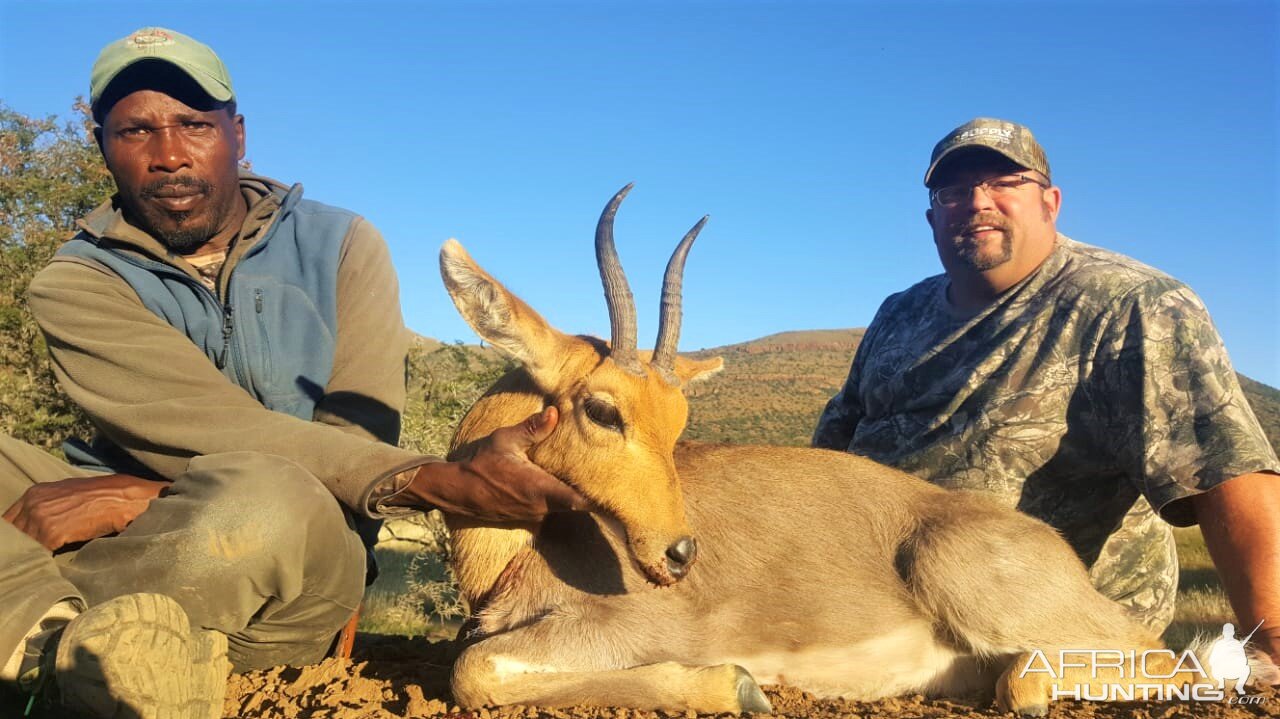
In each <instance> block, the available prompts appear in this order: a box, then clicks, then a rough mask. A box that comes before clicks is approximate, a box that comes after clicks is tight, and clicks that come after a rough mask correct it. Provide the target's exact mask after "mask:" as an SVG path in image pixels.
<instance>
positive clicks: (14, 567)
mask: <svg viewBox="0 0 1280 719" xmlns="http://www.w3.org/2000/svg"><path fill="white" fill-rule="evenodd" d="M87 474H93V472H89V473H87ZM85 475H86V472H84V470H80V469H76V468H75V467H72V466H71V465H69V464H67V463H66V462H63V461H62V460H60V459H58V458H57V457H54V456H53V455H51V454H49V453H48V452H45V451H43V450H41V449H39V448H37V447H32V446H31V445H29V444H25V443H23V442H19V441H18V440H16V439H13V438H12V437H8V436H4V435H0V512H3V511H4V510H6V509H8V508H9V507H10V506H11V505H12V504H13V503H14V502H16V501H18V498H19V497H21V496H22V493H23V492H25V491H27V488H28V487H30V486H31V485H32V484H35V483H37V482H52V481H55V480H59V479H66V478H67V477H80V476H85ZM64 599H73V600H80V593H79V592H78V591H76V588H75V587H74V586H72V585H71V583H70V582H68V581H67V580H66V579H63V577H62V575H61V574H59V572H58V566H57V564H56V563H55V562H54V561H53V556H52V555H51V554H50V552H49V550H47V549H45V548H44V547H42V546H40V544H39V543H38V542H36V540H34V539H32V538H31V537H28V536H27V535H25V534H23V533H22V532H20V531H19V530H18V528H17V527H14V526H13V525H12V524H9V523H8V522H5V521H0V662H3V661H4V660H6V659H7V658H8V657H9V655H10V654H12V653H13V650H14V649H16V648H17V646H18V642H20V641H22V637H23V636H24V635H25V634H26V633H27V630H29V629H31V627H32V626H33V625H35V623H36V622H38V621H40V617H42V616H44V613H45V612H46V611H48V610H49V608H50V607H52V606H53V605H54V604H56V603H58V602H60V601H62V600H64Z"/></svg>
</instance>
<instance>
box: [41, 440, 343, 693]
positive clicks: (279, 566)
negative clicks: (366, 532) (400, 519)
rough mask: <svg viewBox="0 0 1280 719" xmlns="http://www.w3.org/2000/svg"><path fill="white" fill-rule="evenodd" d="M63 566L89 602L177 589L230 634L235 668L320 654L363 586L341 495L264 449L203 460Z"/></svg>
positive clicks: (193, 613)
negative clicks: (127, 521)
mask: <svg viewBox="0 0 1280 719" xmlns="http://www.w3.org/2000/svg"><path fill="white" fill-rule="evenodd" d="M60 563H61V562H60ZM62 564H63V566H62V572H63V575H64V576H65V577H66V578H67V579H69V580H70V581H71V583H72V584H74V585H75V586H76V587H78V588H79V589H80V590H81V591H82V592H83V593H84V595H85V597H86V598H87V599H88V600H89V602H90V603H91V604H96V603H99V602H102V601H105V600H107V599H110V598H112V597H115V596H119V595H122V594H129V593H132V592H158V593H161V594H166V595H168V596H171V597H173V598H174V599H176V600H177V601H178V603H179V604H181V605H182V607H183V609H185V610H186V612H187V615H188V616H189V617H190V619H191V622H192V624H193V625H196V626H201V627H204V628H207V629H216V630H218V631H220V632H222V633H224V634H226V635H227V636H228V639H229V640H230V652H229V656H230V658H231V661H232V663H233V664H234V665H235V668H236V670H237V671H247V670H250V669H259V668H265V667H270V666H276V665H279V664H307V663H314V662H316V661H319V660H320V659H322V658H323V657H324V655H325V652H326V651H327V650H328V648H329V645H330V644H331V643H332V641H333V638H334V636H335V635H336V634H337V632H338V630H339V629H340V628H341V627H342V626H343V625H344V624H345V623H346V621H347V620H348V619H349V618H350V617H351V615H352V613H353V612H354V611H355V609H356V607H357V606H358V605H359V603H360V600H361V598H362V596H363V593H364V576H365V574H364V573H365V550H364V545H363V544H362V543H361V541H360V538H359V536H358V535H357V534H356V532H355V531H354V530H353V529H352V527H351V525H350V522H349V521H348V519H347V517H346V515H345V514H344V512H343V511H342V508H341V507H340V505H339V504H338V502H337V500H336V499H334V497H333V495H332V494H330V493H329V491H328V490H327V489H325V488H324V486H323V485H321V484H320V482H319V480H317V479H316V478H315V477H314V476H313V475H311V474H310V473H309V472H307V471H306V470H304V469H303V468H301V467H299V466H298V465H297V464H294V463H293V462H290V461H289V460H286V459H283V458H281V457H276V456H273V455H264V454H258V453H254V452H233V453H227V454H219V455H210V456H206V457H197V458H196V459H194V460H192V461H191V465H190V467H189V468H188V471H187V472H186V473H185V474H183V475H181V476H180V477H178V479H177V480H176V481H175V482H174V484H173V486H172V488H171V490H170V491H169V492H167V493H166V495H165V496H163V497H161V498H159V499H156V500H154V501H152V503H151V505H150V506H149V507H148V508H147V510H146V511H145V512H143V513H142V514H141V515H139V517H138V518H137V519H136V520H134V522H133V523H132V524H131V525H129V527H128V528H127V529H126V530H125V531H124V532H121V533H120V534H119V535H118V536H115V537H103V538H102V539H95V540H94V541H92V542H89V543H88V544H87V545H85V546H84V547H83V548H81V549H80V550H79V551H77V552H75V553H74V555H73V556H71V558H70V561H68V562H65V563H62Z"/></svg>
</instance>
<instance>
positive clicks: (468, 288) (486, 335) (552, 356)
mask: <svg viewBox="0 0 1280 719" xmlns="http://www.w3.org/2000/svg"><path fill="white" fill-rule="evenodd" d="M440 276H441V278H443V279H444V286H445V289H446V290H447V291H448V292H449V297H450V298H452V299H453V304H454V306H455V307H457V308H458V313H459V314H461V315H462V319H464V320H466V321H467V324H469V325H471V329H473V330H475V331H476V334H478V335H480V337H481V338H483V339H484V340H485V341H486V342H488V343H489V344H491V345H493V347H494V349H496V350H498V351H499V352H502V353H503V354H505V355H506V356H508V357H510V358H511V359H513V360H515V361H516V362H519V363H520V364H522V365H524V367H525V369H527V370H529V373H530V375H532V377H533V379H534V381H535V382H537V383H538V384H539V385H540V386H542V387H543V388H544V389H549V388H550V387H551V386H553V384H554V383H553V382H551V377H550V376H548V373H549V372H550V370H551V368H552V367H553V366H558V364H559V363H558V362H557V361H556V358H557V357H563V353H564V352H566V351H567V350H568V349H569V347H568V346H569V345H570V344H571V343H572V342H573V338H571V337H569V336H567V335H565V334H563V333H561V332H560V331H558V330H556V329H555V328H554V327H552V326H551V325H549V324H547V321H546V320H544V319H543V318H542V316H541V315H539V314H538V313H537V312H535V311H534V310H533V308H532V307H530V306H529V305H527V304H525V303H524V300H521V299H520V298H519V297H516V296H515V295H513V294H511V292H510V291H509V290H507V288H506V287H503V286H502V284H501V283H500V282H498V281H497V280H495V279H493V277H492V276H490V275H489V273H488V272H485V271H484V270H483V269H481V267H480V265H477V264H476V261H475V260H473V259H471V255H469V254H467V251H466V250H465V249H463V247H462V245H461V244H460V243H459V242H458V241H457V240H454V239H449V240H446V241H445V243H444V245H443V246H442V247H441V248H440Z"/></svg>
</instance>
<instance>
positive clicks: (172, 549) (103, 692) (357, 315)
mask: <svg viewBox="0 0 1280 719" xmlns="http://www.w3.org/2000/svg"><path fill="white" fill-rule="evenodd" d="M90 96H91V102H92V110H93V116H94V120H95V121H96V122H97V123H98V125H99V127H98V128H97V129H96V130H95V134H96V137H97V140H98V145H99V147H100V149H101V151H102V155H103V158H104V160H105V162H106V166H107V169H108V170H110V172H111V174H112V176H113V177H114V179H115V181H116V185H117V189H118V192H117V194H116V195H115V196H114V197H112V198H111V199H110V200H108V201H107V202H105V203H104V204H103V205H101V206H100V207H98V208H97V209H96V210H94V211H93V212H92V213H90V214H89V215H88V216H87V217H85V218H84V219H83V220H82V221H81V222H80V231H79V232H78V233H77V234H76V235H75V236H74V237H73V238H72V239H71V240H70V241H68V242H67V243H66V244H65V245H64V246H63V247H62V248H61V249H60V250H59V252H58V254H57V255H56V256H55V257H54V259H53V261H52V262H50V264H49V265H48V266H47V267H46V268H44V269H43V270H42V271H41V272H40V274H39V275H38V276H37V277H36V278H35V279H34V281H33V282H32V284H31V288H30V295H29V296H30V305H31V308H32V312H33V313H34V315H35V317H36V320H37V322H38V323H39V324H40V327H41V330H42V331H43V332H44V333H45V337H46V338H47V341H48V346H49V349H50V353H51V355H52V359H53V365H54V368H55V371H56V373H57V377H58V380H59V382H60V384H61V385H62V387H63V388H64V389H65V390H66V392H67V394H68V395H69V396H70V397H71V398H72V399H73V400H75V401H76V402H77V403H78V404H80V406H81V407H83V408H84V410H85V411H86V413H87V414H88V415H89V417H90V418H91V419H92V420H93V422H94V424H95V426H96V427H97V429H98V430H99V436H98V437H97V438H96V439H95V440H94V442H93V443H92V444H85V443H83V442H76V441H73V442H68V444H67V445H66V446H65V448H64V449H65V453H66V456H67V458H68V459H69V460H70V462H71V463H70V464H69V463H67V462H63V461H61V460H59V459H56V458H54V457H52V456H50V455H47V454H45V453H43V452H40V451H38V450H36V449H34V448H32V447H29V446H26V445H23V444H21V443H19V442H16V441H14V440H12V439H9V438H0V508H5V507H7V508H8V509H7V510H6V511H5V512H4V519H5V521H4V522H0V567H2V568H3V569H4V571H2V572H0V606H2V607H4V612H3V616H2V617H0V682H4V683H6V684H10V685H13V684H16V685H18V686H19V687H20V688H21V689H23V690H25V691H28V692H32V693H33V694H37V695H42V696H44V697H46V698H47V699H51V700H53V701H57V702H59V703H60V704H61V705H62V706H64V707H68V708H71V709H75V710H78V711H81V712H87V713H89V714H91V715H94V716H113V717H114V716H124V715H128V716H141V717H210V718H213V717H218V716H220V715H221V709H222V695H223V692H224V688H225V683H226V676H227V672H228V671H229V669H230V668H231V667H232V666H234V668H235V669H237V670H247V669H256V668H263V667H268V666H274V665H278V664H286V663H310V662H315V661H317V660H319V659H321V658H323V657H324V656H325V654H326V652H328V651H329V650H330V647H331V645H332V644H333V640H334V637H335V635H336V633H337V632H338V630H339V628H341V627H342V626H343V625H344V624H346V623H347V622H348V620H349V619H350V618H351V616H352V614H353V612H354V610H355V609H356V607H357V606H358V605H359V604H360V601H361V596H362V592H363V589H364V586H365V584H366V581H367V578H368V577H370V576H371V567H370V566H369V565H367V559H368V558H369V556H370V555H369V553H368V548H369V547H370V546H371V545H372V543H373V541H374V540H375V538H376V533H377V526H378V523H377V520H378V519H379V518H381V517H384V516H390V515H394V514H403V513H406V512H412V511H425V510H427V509H430V508H433V507H439V508H444V509H448V510H449V511H451V512H456V513H460V514H465V515H472V516H477V517H482V518H485V519H488V520H533V519H538V518H541V517H542V516H543V515H545V514H546V513H547V512H548V511H549V510H552V509H555V508H571V507H576V506H580V504H581V501H582V500H581V497H579V496H578V495H577V494H576V493H575V492H573V491H572V490H571V489H569V488H568V487H566V486H565V485H563V484H561V483H560V482H559V481H558V480H556V479H555V478H554V477H551V476H550V475H548V474H546V473H545V472H543V471H542V470H541V469H539V468H537V467H536V466H534V465H533V464H532V463H530V462H529V461H528V458H527V456H526V454H525V453H526V450H527V449H528V447H529V446H531V445H532V444H533V443H534V442H536V441H538V440H539V439H541V438H544V437H545V436H546V435H547V434H548V433H549V432H550V431H551V429H552V428H553V427H554V425H555V422H556V417H555V414H554V410H551V411H549V412H547V413H544V414H542V415H535V416H534V417H531V418H530V419H529V420H528V421H526V422H525V423H522V424H521V425H519V426H516V427H511V428H506V429H501V430H498V431H497V432H495V433H494V434H493V435H492V436H490V437H489V438H488V440H487V441H484V442H481V444H480V447H479V451H478V452H477V454H476V455H475V457H474V458H472V459H471V460H468V461H465V462H443V461H440V460H438V459H434V458H431V457H425V456H421V455H418V454H415V453H412V452H407V451H404V450H401V449H398V448H397V447H396V446H395V443H396V441H397V438H398V435H399V431H400V412H401V409H402V407H403V405H404V399H405V383H404V379H405V354H406V352H407V349H408V340H409V337H410V333H409V332H408V331H407V330H406V329H405V328H404V326H403V324H402V321H401V317H400V307H399V299H398V288H397V282H396V277H395V273H394V271H393V270H392V268H391V265H390V261H389V257H388V252H387V248H386V245H385V243H384V242H383V241H382V238H381V236H380V235H379V234H378V232H377V231H376V230H375V229H374V228H373V227H372V225H370V224H369V223H368V222H367V221H365V220H364V219H363V218H361V217H359V216H357V215H355V214H353V213H351V212H348V211H346V210H341V209H338V208H335V207H329V206H327V205H322V204H320V203H317V202H314V201H311V200H306V199H303V198H302V188H301V186H300V185H294V186H293V187H289V186H286V185H283V184H280V183H278V182H276V181H274V180H270V179H267V178H264V177H258V176H255V175H250V174H247V173H242V172H240V171H239V169H238V164H239V162H240V160H241V159H242V158H243V157H244V152H245V124H244V118H243V117H242V116H241V115H239V114H237V112H236V104H235V94H234V92H233V90H232V85H231V78H230V76H229V74H228V72H227V69H226V67H225V66H224V65H223V63H222V61H221V60H220V59H219V58H218V56H217V55H216V54H214V52H213V51H212V50H211V49H209V48H208V47H206V46H204V45H202V44H200V43H198V42H196V41H195V40H193V39H191V38H189V37H187V36H185V35H182V34H181V33H177V32H174V31H172V30H166V29H163V28H144V29H142V30H139V31H137V32H135V33H133V34H131V35H129V36H128V37H126V38H124V39H122V40H120V41H117V42H115V43H112V44H110V45H108V46H107V47H106V48H105V49H104V50H103V51H102V53H101V55H100V56H99V57H98V60H97V62H96V63H95V64H94V67H93V72H92V79H91V90H90ZM52 552H57V553H58V556H57V559H56V560H55V558H54V556H53V555H52V554H51V553H52Z"/></svg>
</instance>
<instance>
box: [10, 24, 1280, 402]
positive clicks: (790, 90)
mask: <svg viewBox="0 0 1280 719" xmlns="http://www.w3.org/2000/svg"><path fill="white" fill-rule="evenodd" d="M1278 8H1280V3H1275V2H1271V1H1266V2H1232V1H1230V0H1225V1H1224V0H1218V1H1215V2H1136V1H1131V2H1116V1H1114V0H1113V1H1111V2H1072V3H1063V2H1038V3H1030V2H1014V1H1007V2H982V0H970V1H968V2H909V1H908V2H888V1H887V0H883V1H881V2H803V1H799V0H793V1H791V2H750V1H740V2H725V1H720V2H698V1H692V2H680V3H676V2H661V3H659V2H638V1H634V0H633V1H632V2H626V3H621V2H536V1H529V2H469V3H460V2H431V3H428V2H423V3H409V2H401V3H377V2H362V3H358V4H357V3H355V2H351V3H286V2H279V3H235V2H230V3H228V2H223V3H198V4H197V3H186V2H176V1H173V2H166V3H163V4H158V3H149V2H132V3H128V4H123V3H107V2H102V3H98V2H80V3H70V2H56V1H46V2H25V3H17V2H12V1H11V0H0V100H2V101H3V102H5V103H6V104H8V105H9V106H10V107H12V108H14V109H16V110H18V111H21V112H24V113H27V114H32V115H48V114H60V115H67V114H68V113H69V110H70V106H71V103H72V101H73V100H74V98H75V96H76V95H77V94H87V92H88V74H89V68H90V66H91V64H92V63H93V60H94V58H95V57H96V56H97V53H98V51H99V50H100V49H101V47H102V46H103V45H104V44H106V43H107V42H108V41H110V40H113V39H116V38H118V37H122V36H124V35H126V34H128V33H129V32H131V31H132V30H134V29H136V28H138V27H142V26H145V25H162V26H167V27H171V28H174V29H176V30H180V31H182V32H185V33H188V34H190V35H193V36H195V37H197V38H198V39H200V40H202V41H204V42H206V43H207V44H209V45H211V46H212V47H213V48H214V49H215V50H217V51H218V52H219V54H220V55H221V56H222V58H223V60H224V61H225V62H226V63H227V65H228V66H229V68H230V70H231V74H232V78H233V80H234V83H235V88H236V92H237V96H238V99H239V102H240V109H241V111H242V112H243V113H244V115H245V117H246V123H247V129H248V144H249V152H248V156H249V159H250V160H251V161H252V162H253V166H254V169H255V170H256V171H258V172H260V173H262V174H266V175H270V176H272V177H275V178H278V179H280V180H283V181H286V182H302V183H303V184H304V185H305V187H306V190H307V195H308V196H309V197H311V198H313V199H318V200H321V201H325V202H329V203H331V204H336V205H341V206H344V207H348V208H351V209H354V210H356V211H357V212H360V213H361V214H363V215H365V216H366V217H368V218H370V219H371V220H372V221H373V222H374V223H375V224H376V225H377V226H378V227H379V228H381V230H382V231H383V233H384V234H385V236H386V237H387V240H388V242H389V244H390V246H391V249H392V254H393V256H394V258H395V262H396V265H397V267H398V269H399V272H400V278H401V283H402V289H403V300H404V307H405V313H406V319H407V322H408V324H409V326H410V327H412V328H413V329H414V330H416V331H417V332H420V333H422V334H425V335H429V336H433V337H437V338H441V339H445V340H450V339H463V340H467V341H474V335H473V334H472V333H471V332H470V330H469V329H468V328H467V327H466V325H465V324H463V323H462V321H461V320H460V319H459V318H458V317H457V314H456V312H455V311H454V309H453V307H452V305H451V304H450V302H449V300H448V297H447V296H446V295H445V293H444V290H443V289H442V286H441V283H440V280H439V276H438V271H437V269H436V261H435V256H436V253H437V251H438V249H439V247H440V244H441V242H443V241H444V240H445V239H446V238H448V237H457V238H458V239H459V240H461V241H462V243H463V244H464V245H465V246H466V247H467V248H468V249H469V250H470V251H471V253H472V254H473V255H474V256H475V257H476V258H477V259H478V260H479V261H480V263H481V264H482V265H484V266H485V267H486V268H487V269H489V270H490V272H492V273H493V274H494V275H495V276H496V277H498V278H499V279H501V280H502V281H504V282H505V283H506V284H507V286H508V287H510V288H511V289H512V290H514V291H515V292H516V293H517V294H519V295H521V296H522V297H524V298H525V299H526V300H527V301H528V302H529V303H530V304H531V305H533V306H534V307H535V308H536V309H538V310H539V311H540V312H542V313H543V315H544V316H546V317H547V318H548V319H549V320H550V321H551V322H552V323H553V324H555V325H556V326H558V327H559V328H561V329H563V330H566V331H570V332H584V333H593V334H602V335H605V336H607V335H608V320H607V315H606V312H605V309H604V303H603V299H602V295H601V292H600V290H599V286H598V278H597V275H596V271H595V266H594V260H593V258H592V251H591V238H592V231H593V228H594V225H595V221H596V218H597V217H598V215H599V212H600V209H601V207H602V206H603V205H604V203H605V201H606V200H607V199H608V198H609V196H610V195H611V194H612V193H613V192H614V191H615V190H616V189H618V188H619V187H621V186H622V185H623V184H625V183H627V182H630V181H634V182H635V183H636V189H635V191H633V192H632V194H631V196H630V198H628V200H627V202H626V204H625V205H624V206H623V208H622V211H621V212H620V214H619V217H618V223H617V236H618V244H619V252H620V254H621V256H622V259H623V262H624V265H625V266H626V268H627V271H628V276H629V277H630V279H631V283H632V289H633V291H634V292H635V294H636V299H637V304H638V306H639V311H640V317H639V324H640V333H641V338H642V339H641V342H642V344H643V343H646V342H652V339H651V338H652V337H653V335H654V333H655V332H656V325H657V304H658V291H659V287H660V282H661V280H660V277H661V271H662V268H663V266H664V264H665V262H666V258H667V256H668V254H669V253H670V251H671V249H672V247H674V245H675V243H676V241H677V240H678V239H679V238H680V236H681V235H682V234H683V233H684V231H685V230H686V229H688V227H689V226H691V225H692V224H693V223H694V222H695V221H696V220H697V219H698V218H699V217H701V216H702V215H703V214H710V215H711V221H710V223H709V224H708V226H707V228H706V230H705V231H704V232H703V235H702V237H701V239H700V240H699V242H698V245H697V246H696V247H695V248H694V250H693V253H692V255H691V256H690V260H689V266H688V270H687V273H686V278H685V309H686V312H685V322H684V332H683V336H682V340H681V347H682V349H686V350H688V349H699V348H703V347H712V346H717V345H723V344H730V343H734V342H740V341H744V340H749V339H753V338H755V337H759V336H763V335H766V334H769V333H772V332H778V331H783V330H791V329H813V328H834V327H852V326H862V325H866V324H867V323H868V322H869V321H870V320H871V317H872V315H873V314H874V312H875V310H876V308H877V307H878V306H879V303H880V301H881V300H882V299H883V298H884V297H885V296H886V295H887V294H889V293H891V292H894V291H897V290H900V289H903V288H905V287H907V286H909V285H911V284H912V283H914V282H916V281H917V280H919V279H921V278H923V277H925V276H927V275H931V274H935V273H937V272H939V271H940V268H939V265H938V260H937V255H936V253H935V252H934V249H933V245H932V241H931V237H930V234H929V231H928V227H927V226H926V224H925V222H924V210H925V207H926V203H927V198H926V195H925V192H924V189H923V187H922V185H921V177H922V175H923V172H924V168H925V165H926V163H927V159H928V155H929V151H930V149H931V148H932V146H933V143H934V142H936V141H937V139H938V138H940V137H941V136H942V135H943V134H945V133H946V132H947V131H948V130H950V129H951V128H952V127H954V126H956V125H958V124H960V123H961V122H963V121H965V120H967V119H969V118H971V117H974V116H977V115H994V116H1000V117H1007V118H1010V119H1014V120H1017V121H1020V122H1023V123H1025V124H1027V125H1029V126H1030V127H1031V128H1032V129H1033V130H1034V131H1035V132H1036V135H1037V136H1038V137H1039V138H1040V140H1041V142H1042V144H1043V145H1044V146H1045V148H1046V150H1047V152H1048V155H1049V159H1050V162H1051V164H1052V166H1053V170H1054V179H1055V181H1056V182H1057V184H1058V185H1060V186H1061V187H1062V188H1063V193H1064V204H1063V211H1062V216H1061V218H1060V221H1059V227H1060V229H1061V230H1062V231H1063V232H1064V233H1065V234H1067V235H1069V236H1072V237H1074V238H1075V239H1078V240H1081V241H1084V242H1088V243H1091V244H1097V245H1102V246H1105V247H1108V248H1111V249H1115V250H1118V251H1120V252H1123V253H1125V254H1128V255H1131V256H1133V257H1136V258H1138V259H1140V260H1143V261H1145V262H1148V263H1150V264H1152V265H1155V266H1157V267H1159V268H1161V269H1163V270H1165V271H1167V272H1169V273H1171V274H1173V275H1175V276H1177V277H1179V278H1181V279H1183V280H1184V281H1186V282H1187V283H1188V284H1190V285H1191V286H1192V287H1193V288H1194V289H1195V290H1196V291H1197V292H1198V293H1199V294H1200V295H1201V297H1203V298H1204V300H1205V302H1206V304H1207V305H1208V307H1209V309H1210V311H1211V312H1212V314H1213V317H1214V319H1215V321H1216V323H1217V325H1218V327H1219V329H1220V331H1221V333H1222V334H1223V336H1224V338H1225V340H1226V343H1227V347H1228V350H1229V351H1230V353H1231V356H1232V358H1233V361H1234V362H1235V364H1236V367H1237V369H1239V370H1241V371H1242V372H1244V373H1245V374H1247V375H1250V376H1252V377H1254V378H1257V379H1260V380H1262V381H1264V382H1267V383H1268V384H1271V385H1273V386H1280V293H1277V291H1276V288H1275V283H1276V278H1277V276H1280V221H1278V220H1280V212H1278V210H1277V206H1278V204H1280V191H1278V190H1280V178H1278V169H1277V168H1278V165H1280V152H1278V147H1277V132H1278V128H1280V96H1278V87H1280V83H1278V82H1277V79H1278V78H1277V68H1278V66H1280V58H1278V54H1277V53H1278V50H1277V27H1278V25H1280V18H1278V14H1280V9H1278Z"/></svg>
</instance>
